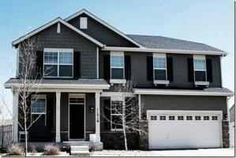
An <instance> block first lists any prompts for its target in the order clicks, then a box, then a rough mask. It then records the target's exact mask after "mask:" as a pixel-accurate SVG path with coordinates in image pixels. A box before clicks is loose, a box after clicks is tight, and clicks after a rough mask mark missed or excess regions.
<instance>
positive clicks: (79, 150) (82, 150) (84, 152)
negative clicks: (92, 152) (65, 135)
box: [70, 145, 89, 156]
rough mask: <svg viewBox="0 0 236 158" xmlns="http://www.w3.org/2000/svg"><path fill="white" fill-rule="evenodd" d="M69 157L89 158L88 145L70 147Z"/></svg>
mask: <svg viewBox="0 0 236 158" xmlns="http://www.w3.org/2000/svg"><path fill="white" fill-rule="evenodd" d="M70 150H71V155H81V156H89V146H88V145H72V146H70Z"/></svg>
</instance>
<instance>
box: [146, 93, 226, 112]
mask: <svg viewBox="0 0 236 158" xmlns="http://www.w3.org/2000/svg"><path fill="white" fill-rule="evenodd" d="M141 101H142V105H143V113H146V110H221V111H223V114H224V115H225V114H227V102H226V97H207V96H164V95H163V96H162V95H161V96H160V95H142V98H141Z"/></svg>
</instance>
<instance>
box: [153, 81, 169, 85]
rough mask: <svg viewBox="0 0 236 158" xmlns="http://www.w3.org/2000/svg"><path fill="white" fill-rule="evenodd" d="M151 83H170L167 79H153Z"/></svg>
mask: <svg viewBox="0 0 236 158" xmlns="http://www.w3.org/2000/svg"><path fill="white" fill-rule="evenodd" d="M153 83H154V84H155V85H156V84H165V85H168V84H169V83H170V81H169V80H154V81H153Z"/></svg>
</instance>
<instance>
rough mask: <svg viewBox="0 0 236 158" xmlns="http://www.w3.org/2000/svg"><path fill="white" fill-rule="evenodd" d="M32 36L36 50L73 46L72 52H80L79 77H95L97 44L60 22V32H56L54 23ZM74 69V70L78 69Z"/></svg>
mask: <svg viewBox="0 0 236 158" xmlns="http://www.w3.org/2000/svg"><path fill="white" fill-rule="evenodd" d="M34 37H36V42H37V46H38V48H37V50H38V51H43V48H73V49H74V52H77V53H78V52H79V53H80V61H81V63H80V72H81V73H80V77H81V78H96V74H97V71H96V49H97V46H96V45H95V44H93V43H92V42H91V41H89V40H87V39H85V38H84V37H82V36H81V35H79V34H78V33H76V32H74V31H73V30H71V29H69V28H68V27H66V26H64V25H63V24H61V33H57V24H55V25H53V26H51V27H49V28H47V29H45V30H43V31H42V32H40V33H38V34H37V35H35V36H34ZM78 62H79V61H78ZM76 69H77V68H76ZM76 69H75V71H78V70H76Z"/></svg>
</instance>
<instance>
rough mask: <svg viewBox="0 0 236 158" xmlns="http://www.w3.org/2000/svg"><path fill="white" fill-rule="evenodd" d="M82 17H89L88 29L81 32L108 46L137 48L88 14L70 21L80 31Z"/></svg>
mask: <svg viewBox="0 0 236 158" xmlns="http://www.w3.org/2000/svg"><path fill="white" fill-rule="evenodd" d="M80 17H87V19H88V28H87V29H81V31H83V32H85V33H86V34H88V35H90V36H91V37H93V38H95V39H97V40H98V41H100V42H102V43H104V44H105V45H107V46H123V47H132V46H133V47H137V46H135V45H134V44H133V43H131V42H129V41H128V40H126V39H125V38H123V37H122V36H120V35H118V34H117V33H115V32H113V31H112V30H110V29H108V28H107V27H105V26H104V25H102V24H100V23H98V22H97V21H96V20H94V19H92V18H91V17H89V16H88V15H86V14H82V15H80V16H78V17H75V18H74V19H71V20H70V21H69V23H70V24H72V25H74V26H75V27H77V28H78V29H80Z"/></svg>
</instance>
